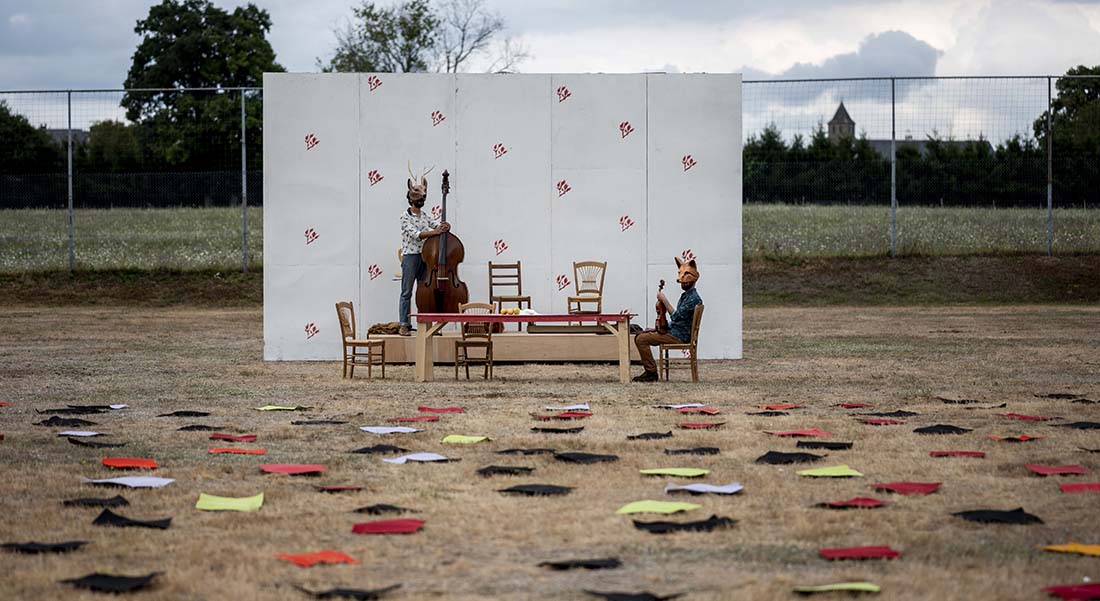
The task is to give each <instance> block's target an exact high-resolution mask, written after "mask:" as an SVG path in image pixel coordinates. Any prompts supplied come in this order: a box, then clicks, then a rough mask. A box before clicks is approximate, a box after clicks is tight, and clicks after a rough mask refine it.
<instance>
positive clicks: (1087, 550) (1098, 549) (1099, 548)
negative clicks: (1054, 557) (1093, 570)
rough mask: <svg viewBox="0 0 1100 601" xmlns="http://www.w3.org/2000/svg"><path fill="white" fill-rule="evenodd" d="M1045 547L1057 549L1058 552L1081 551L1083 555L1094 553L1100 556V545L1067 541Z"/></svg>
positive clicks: (1095, 555)
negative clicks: (1062, 543)
mask: <svg viewBox="0 0 1100 601" xmlns="http://www.w3.org/2000/svg"><path fill="white" fill-rule="evenodd" d="M1043 548H1044V549H1046V550H1047V551H1056V552H1058V553H1080V554H1081V555H1092V556H1093V557H1100V545H1082V544H1081V543H1066V544H1064V545H1047V546H1045V547H1043Z"/></svg>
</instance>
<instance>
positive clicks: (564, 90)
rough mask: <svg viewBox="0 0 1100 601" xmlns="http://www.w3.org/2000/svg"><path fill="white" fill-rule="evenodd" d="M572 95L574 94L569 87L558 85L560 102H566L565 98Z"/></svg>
mask: <svg viewBox="0 0 1100 601" xmlns="http://www.w3.org/2000/svg"><path fill="white" fill-rule="evenodd" d="M572 95H573V94H571V93H570V92H569V88H567V87H565V86H558V102H565V99H566V98H569V97H570V96H572Z"/></svg>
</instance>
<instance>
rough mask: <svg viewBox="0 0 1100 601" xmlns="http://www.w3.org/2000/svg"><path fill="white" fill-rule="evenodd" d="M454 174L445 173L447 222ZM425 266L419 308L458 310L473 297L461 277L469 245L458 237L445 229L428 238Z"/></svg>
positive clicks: (423, 252)
mask: <svg viewBox="0 0 1100 601" xmlns="http://www.w3.org/2000/svg"><path fill="white" fill-rule="evenodd" d="M450 177H451V175H450V174H449V173H447V172H446V171H444V172H443V214H442V216H441V220H442V221H444V222H446V221H447V194H449V193H450V191H451V182H450ZM420 256H421V258H422V259H423V260H424V269H423V272H422V275H421V277H420V279H419V280H417V287H416V310H417V311H419V312H420V313H458V312H459V311H458V306H459V304H462V303H466V302H468V301H469V300H470V291H469V290H468V289H467V288H466V283H465V282H463V281H462V280H461V279H459V277H458V264H459V263H461V262H462V260H463V259H464V258H465V256H466V248H465V247H464V246H463V245H462V241H461V240H459V239H458V236H456V235H454V234H453V233H451V232H443V233H441V234H439V235H437V236H432V237H431V238H428V239H427V240H425V241H424V248H423V250H421V252H420Z"/></svg>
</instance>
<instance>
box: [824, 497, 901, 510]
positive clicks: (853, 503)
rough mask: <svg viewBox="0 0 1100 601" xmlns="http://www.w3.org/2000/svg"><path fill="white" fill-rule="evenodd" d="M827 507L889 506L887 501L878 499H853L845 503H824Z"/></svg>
mask: <svg viewBox="0 0 1100 601" xmlns="http://www.w3.org/2000/svg"><path fill="white" fill-rule="evenodd" d="M825 504H826V505H828V506H829V507H867V508H871V507H882V506H883V505H889V501H879V500H878V499H872V498H871V497H853V498H851V499H848V500H846V501H829V502H827V503H825Z"/></svg>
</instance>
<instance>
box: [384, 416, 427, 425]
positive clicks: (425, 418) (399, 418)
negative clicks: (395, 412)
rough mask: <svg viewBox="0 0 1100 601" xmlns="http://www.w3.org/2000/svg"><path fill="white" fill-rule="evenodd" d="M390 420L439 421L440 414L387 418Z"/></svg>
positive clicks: (402, 421)
mask: <svg viewBox="0 0 1100 601" xmlns="http://www.w3.org/2000/svg"><path fill="white" fill-rule="evenodd" d="M386 421H388V422H396V423H405V422H437V421H439V416H438V415H418V416H416V417H391V418H389V419H387V420H386Z"/></svg>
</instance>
